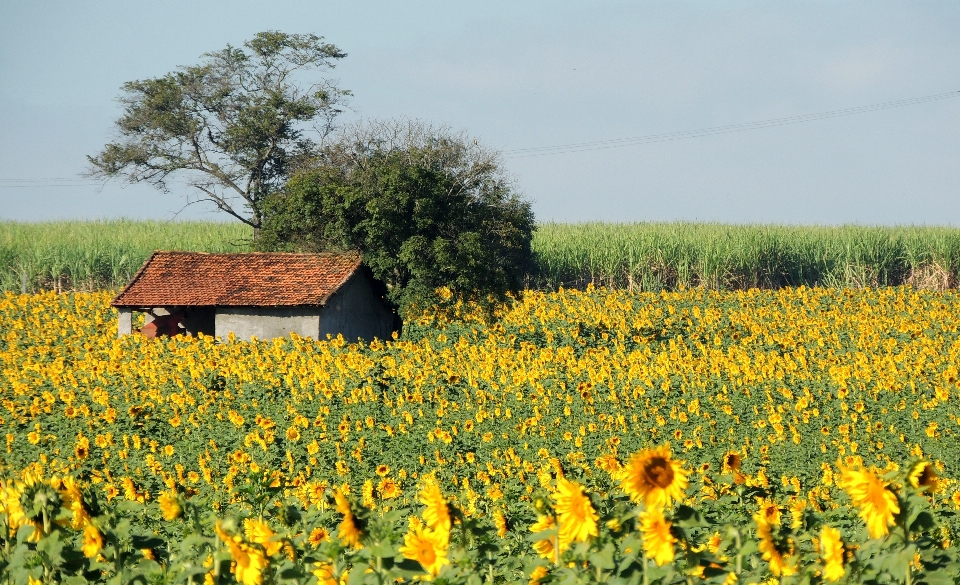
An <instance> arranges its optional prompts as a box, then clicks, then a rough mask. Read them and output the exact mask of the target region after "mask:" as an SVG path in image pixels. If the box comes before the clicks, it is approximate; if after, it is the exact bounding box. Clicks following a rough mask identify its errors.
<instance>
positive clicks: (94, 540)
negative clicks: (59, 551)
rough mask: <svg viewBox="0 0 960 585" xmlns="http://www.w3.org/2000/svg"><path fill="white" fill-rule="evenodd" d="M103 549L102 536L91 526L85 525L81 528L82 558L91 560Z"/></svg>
mask: <svg viewBox="0 0 960 585" xmlns="http://www.w3.org/2000/svg"><path fill="white" fill-rule="evenodd" d="M102 548H103V535H102V534H100V531H99V530H97V527H96V526H94V525H93V524H87V525H86V526H85V527H84V528H83V545H82V550H83V556H85V557H87V558H88V559H92V558H94V557H96V556H97V555H98V554H100V549H102Z"/></svg>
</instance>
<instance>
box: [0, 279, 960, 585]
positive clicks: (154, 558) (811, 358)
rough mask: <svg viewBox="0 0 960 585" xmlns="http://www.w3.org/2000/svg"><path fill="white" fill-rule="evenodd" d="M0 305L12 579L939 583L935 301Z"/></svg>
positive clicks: (691, 296) (35, 300) (957, 379)
mask: <svg viewBox="0 0 960 585" xmlns="http://www.w3.org/2000/svg"><path fill="white" fill-rule="evenodd" d="M109 298H110V297H109V295H108V294H105V293H93V294H87V293H79V294H60V295H58V294H53V293H45V294H41V295H12V294H8V295H7V296H5V297H3V298H2V299H0V332H2V338H0V371H2V378H0V398H2V403H0V405H2V407H3V408H2V410H0V428H2V429H3V432H2V434H4V435H5V451H4V455H3V457H2V469H0V475H2V476H4V477H6V478H7V480H5V482H4V485H3V490H2V495H3V497H2V498H0V502H2V504H0V506H2V507H0V519H2V521H3V522H5V523H6V525H7V529H6V530H0V536H2V537H3V546H2V547H0V556H2V560H0V565H2V567H0V571H2V572H3V574H4V575H6V576H7V577H6V578H7V579H10V580H11V582H14V581H15V582H16V583H18V584H23V585H28V584H29V585H32V584H33V583H39V582H57V581H63V582H70V583H79V582H80V581H88V580H98V581H99V580H102V581H105V582H106V581H110V582H117V583H126V582H129V581H131V580H134V579H138V578H139V579H142V582H150V583H154V582H156V583H159V582H195V583H205V584H207V583H220V582H223V583H226V582H230V581H232V580H234V579H235V580H237V581H239V582H242V583H245V584H246V585H253V584H259V583H265V582H278V583H280V582H300V583H307V582H318V581H319V582H322V583H324V585H334V584H335V583H337V582H339V583H341V584H343V585H347V584H348V583H349V584H354V585H355V584H359V583H370V584H373V583H377V584H378V585H382V584H383V583H386V582H388V581H407V580H415V579H429V578H434V579H435V580H437V581H438V582H441V583H464V584H470V585H480V583H482V582H488V583H494V582H496V583H521V582H522V583H534V584H546V583H550V582H558V583H559V582H562V583H581V582H583V583H587V582H589V583H615V584H621V583H622V584H624V585H626V584H628V583H633V584H638V585H639V584H641V583H642V584H643V585H649V583H651V582H658V583H694V582H697V583H699V582H712V583H725V584H726V585H731V584H732V583H735V582H743V583H762V582H766V581H768V580H770V579H774V580H777V579H780V580H795V581H797V582H804V583H807V582H810V583H813V582H819V581H821V580H826V581H835V580H838V579H848V580H851V581H853V582H863V583H878V584H879V583H897V582H903V583H909V584H911V585H912V584H913V583H930V584H931V585H936V584H938V583H953V582H954V581H955V578H956V575H957V574H960V566H958V565H956V564H954V561H953V559H954V558H956V557H957V552H958V549H957V548H956V546H955V541H956V539H957V537H958V534H960V523H958V521H957V519H956V517H955V510H957V509H958V508H960V491H958V487H960V484H958V482H957V481H955V480H954V479H953V478H955V477H957V476H958V466H960V446H958V444H957V435H958V432H960V418H958V416H960V408H958V404H960V402H958V400H960V372H958V364H960V313H958V311H957V307H958V301H960V298H958V295H957V293H955V292H953V291H945V292H936V291H917V290H914V289H911V288H907V287H900V288H884V289H863V290H851V289H808V288H797V289H792V288H787V289H781V290H777V291H759V290H750V291H734V292H719V291H711V290H704V289H695V290H685V291H679V292H675V293H666V292H664V293H660V294H653V293H636V292H633V293H631V292H627V291H619V292H610V291H605V290H593V289H590V290H586V291H582V292H577V291H560V292H556V293H538V292H529V293H527V294H525V295H524V296H523V297H522V298H520V299H518V300H516V301H515V302H513V303H511V304H510V305H507V306H504V307H503V308H502V309H501V310H499V311H498V312H497V313H496V314H494V315H493V316H488V315H486V314H485V313H483V312H481V311H479V310H475V309H473V308H471V307H469V306H464V305H462V304H460V303H457V302H455V300H454V299H448V298H445V296H444V295H441V297H440V298H438V301H437V304H436V306H434V307H431V308H430V309H429V310H428V311H425V312H424V313H423V314H422V315H420V316H419V317H418V319H417V320H416V321H408V323H407V324H406V326H405V333H404V338H403V339H402V340H396V341H390V342H374V343H372V344H370V345H359V344H352V343H349V342H348V341H345V340H341V339H333V340H328V341H323V342H315V341H312V340H307V339H294V340H275V341H260V342H256V343H246V342H231V340H222V341H223V342H218V341H217V340H214V339H211V338H200V339H194V338H175V339H158V340H148V339H145V338H143V337H141V336H136V335H134V336H128V337H126V338H123V339H119V340H118V339H116V338H115V333H114V332H115V314H114V312H113V311H112V310H111V309H110V308H109V307H108V301H109Z"/></svg>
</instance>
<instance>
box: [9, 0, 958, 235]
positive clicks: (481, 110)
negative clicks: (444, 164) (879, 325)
mask: <svg viewBox="0 0 960 585" xmlns="http://www.w3.org/2000/svg"><path fill="white" fill-rule="evenodd" d="M263 30H282V31H285V32H291V33H295V32H299V33H314V34H318V35H321V36H324V37H325V38H326V40H327V41H329V42H332V43H334V44H336V45H337V46H338V47H340V48H341V49H342V50H344V51H345V52H347V53H348V57H347V58H345V59H343V60H341V61H340V62H339V64H338V67H337V69H336V70H334V71H333V72H331V73H330V74H328V76H330V77H334V78H337V79H339V84H340V86H341V87H342V88H344V89H349V90H351V91H352V92H353V93H354V97H353V98H352V100H351V108H352V110H351V111H350V112H349V113H348V114H347V115H345V116H344V118H343V120H344V121H348V120H350V119H354V118H357V117H384V118H393V117H400V116H407V117H412V118H421V119H424V120H427V121H430V122H433V123H439V124H447V125H450V126H452V127H454V128H459V129H464V130H466V131H467V132H469V133H470V134H471V135H472V136H475V137H477V138H479V139H480V140H481V141H482V142H484V143H485V144H486V145H488V146H490V147H493V148H496V149H501V150H505V151H509V150H513V149H519V148H528V147H539V146H552V145H560V144H568V143H577V142H589V141H599V140H610V139H617V138H627V137H633V136H644V135H650V134H661V133H667V132H676V131H685V130H697V129H700V128H708V127H713V126H721V125H728V124H739V123H744V122H752V121H757V120H766V119H772V118H781V117H787V116H794V115H801V114H811V113H817V112H823V111H828V110H837V109H841V108H849V107H856V106H864V105H869V104H876V103H881V102H889V101H893V100H901V99H908V98H913V97H920V96H926V95H932V94H941V93H945V92H950V91H957V90H960V75H958V68H960V34H957V31H960V3H958V2H955V1H941V2H935V1H910V2H906V1H904V2H889V1H884V0H870V1H855V0H849V1H839V0H831V1H813V0H811V1H779V2H772V1H769V0H763V1H761V0H755V1H711V2H706V1H700V2H696V1H682V0H679V1H678V0H673V1H659V2H642V1H635V2H608V1H604V0H597V1H592V2H564V1H559V0H558V1H553V2H516V1H512V2H510V1H504V2H499V1H493V0H487V1H485V2H466V1H459V2H439V1H431V2H416V1H406V2H371V1H355V2H342V1H341V2H336V3H334V2H327V1H311V2H284V1H274V2H270V3H268V4H265V3H262V2H250V1H243V0H234V1H231V2H198V1H191V2H184V1H179V0H174V1H166V2H150V3H147V2H137V1H131V0H127V1H124V2H120V1H113V0H102V1H98V2H87V3H78V2H61V1H52V0H45V1H44V2H36V1H27V0H7V1H5V2H3V3H0V219H15V220H27V221H34V220H46V219H58V218H59V219H74V218H95V217H135V218H156V219H168V218H172V217H174V215H175V214H176V213H177V212H178V211H179V210H180V208H181V207H182V206H183V203H184V202H185V197H184V193H183V192H177V191H175V192H173V193H170V194H162V193H159V192H157V191H155V190H154V189H152V188H150V187H146V186H129V185H123V184H120V183H108V184H107V185H105V186H100V185H96V184H86V183H84V182H82V181H66V182H62V181H61V182H60V183H62V184H63V185H65V186H59V187H53V186H49V185H50V184H51V183H50V182H49V181H46V182H41V183H30V182H29V181H34V180H38V179H51V178H54V179H61V178H66V179H74V178H76V177H78V176H79V174H80V173H82V172H83V171H84V170H85V168H86V159H85V155H87V154H95V153H96V152H97V151H98V150H99V149H100V148H102V146H103V145H104V144H105V143H106V142H107V141H108V140H110V139H111V137H112V135H113V130H112V125H113V122H114V121H115V120H116V118H117V117H118V116H119V114H120V109H119V106H118V104H117V103H116V101H115V99H116V97H117V96H118V95H119V88H120V86H121V84H123V83H124V82H125V81H130V80H133V79H142V78H148V77H154V76H160V75H163V74H165V73H167V72H169V71H172V70H174V69H175V68H176V67H177V66H178V65H189V64H195V63H197V62H199V57H200V55H201V54H202V53H204V52H207V51H212V50H217V49H221V48H223V47H224V46H225V45H227V44H228V43H229V44H233V45H240V44H242V43H243V41H244V40H246V39H249V38H250V37H252V36H253V35H254V34H255V33H257V32H259V31H263ZM958 137H960V98H958V99H945V100H940V101H935V102H929V103H925V104H920V105H914V106H908V107H902V108H894V109H888V110H883V111H878V112H871V113H865V114H859V115H855V116H845V117H839V118H832V119H828V120H820V121H815V122H809V123H804V124H796V125H789V126H780V127H775V128H766V129H762V130H752V131H746V132H737V133H731V134H725V135H720V136H707V137H699V138H693V139H688V140H678V141H671V142H659V143H654V144H646V145H637V146H628V147H624V148H616V149H606V150H594V151H587V152H579V153H569V154H558V155H551V156H541V157H530V158H508V159H506V160H505V164H506V166H507V168H508V169H509V171H510V173H511V175H512V176H513V177H514V178H515V180H516V186H517V188H518V189H519V190H520V191H521V192H522V193H523V194H524V195H525V196H526V197H528V198H529V199H531V200H532V201H533V205H534V210H535V212H536V214H537V217H538V218H539V219H540V220H543V221H549V220H556V221H591V220H603V221H652V220H703V221H724V222H734V223H747V222H776V223H794V224H812V223H818V224H840V223H863V224H941V225H946V224H949V225H958V224H960V204H958V203H960V164H958V163H960V139H958ZM31 184H39V185H43V186H39V187H37V186H31V187H15V186H14V185H31ZM179 217H181V218H201V219H214V218H220V219H224V220H227V219H228V218H226V217H222V216H218V215H216V214H214V213H212V212H211V211H210V210H209V209H208V208H201V207H199V206H193V207H190V208H187V209H186V210H184V211H183V212H182V213H181V214H180V215H179Z"/></svg>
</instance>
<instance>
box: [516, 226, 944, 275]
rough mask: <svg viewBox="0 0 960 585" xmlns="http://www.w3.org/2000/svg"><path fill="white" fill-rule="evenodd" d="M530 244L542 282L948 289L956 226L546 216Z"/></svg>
mask: <svg viewBox="0 0 960 585" xmlns="http://www.w3.org/2000/svg"><path fill="white" fill-rule="evenodd" d="M533 247H534V251H535V253H536V255H537V263H538V266H539V268H538V272H537V274H536V275H535V277H534V279H533V282H534V284H535V286H538V287H545V288H555V287H557V286H567V287H582V286H584V285H586V284H587V283H593V284H595V285H604V286H608V287H615V288H631V289H636V290H661V289H673V288H677V287H679V286H687V287H694V286H703V287H710V288H724V289H744V288H752V287H758V288H779V287H783V286H798V285H807V286H840V287H864V286H887V285H898V284H904V283H909V284H913V285H915V286H918V287H924V288H947V287H953V286H955V285H956V284H957V278H958V270H960V229H957V228H946V227H915V226H898V227H869V226H858V225H845V226H836V227H827V226H785V225H731V224H719V223H686V222H676V223H629V224H627V223H619V224H617V223H579V224H561V223H547V224H541V225H540V226H539V229H538V231H537V234H536V237H535V239H534V246H533Z"/></svg>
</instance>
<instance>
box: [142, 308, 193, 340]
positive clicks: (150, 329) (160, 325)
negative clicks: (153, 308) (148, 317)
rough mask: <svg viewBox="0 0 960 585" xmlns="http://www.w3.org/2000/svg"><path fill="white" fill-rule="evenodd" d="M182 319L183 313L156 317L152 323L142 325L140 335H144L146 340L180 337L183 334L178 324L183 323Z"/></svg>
mask: <svg viewBox="0 0 960 585" xmlns="http://www.w3.org/2000/svg"><path fill="white" fill-rule="evenodd" d="M183 317H184V315H183V313H172V314H170V315H158V316H157V317H155V318H154V320H153V321H151V322H149V323H147V324H146V325H144V326H143V329H141V330H140V333H142V334H143V335H145V336H146V337H147V339H154V338H157V337H173V336H174V335H180V334H181V333H183V330H182V329H180V322H181V321H183Z"/></svg>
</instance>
